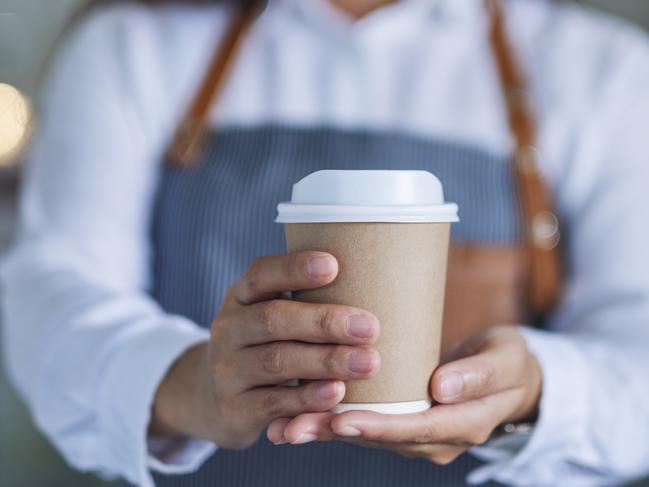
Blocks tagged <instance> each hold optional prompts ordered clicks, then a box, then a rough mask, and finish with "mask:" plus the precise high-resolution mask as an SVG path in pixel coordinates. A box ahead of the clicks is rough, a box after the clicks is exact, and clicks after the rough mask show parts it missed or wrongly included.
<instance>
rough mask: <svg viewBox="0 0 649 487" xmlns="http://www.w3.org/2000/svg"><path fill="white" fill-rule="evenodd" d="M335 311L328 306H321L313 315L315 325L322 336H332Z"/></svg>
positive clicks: (333, 333)
mask: <svg viewBox="0 0 649 487" xmlns="http://www.w3.org/2000/svg"><path fill="white" fill-rule="evenodd" d="M335 322H336V313H335V312H334V311H333V310H332V309H331V307H329V306H321V307H320V308H319V309H318V312H317V313H316V316H315V326H316V328H317V329H318V330H319V331H320V333H322V336H324V337H331V336H334V335H335V334H336V333H335Z"/></svg>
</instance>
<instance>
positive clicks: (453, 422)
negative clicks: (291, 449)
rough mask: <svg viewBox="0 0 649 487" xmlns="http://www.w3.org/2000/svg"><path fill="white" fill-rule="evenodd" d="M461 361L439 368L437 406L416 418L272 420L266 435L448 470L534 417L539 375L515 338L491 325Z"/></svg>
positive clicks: (357, 415) (365, 415)
mask: <svg viewBox="0 0 649 487" xmlns="http://www.w3.org/2000/svg"><path fill="white" fill-rule="evenodd" d="M458 355H459V356H460V357H464V358H460V359H459V360H456V361H452V362H449V363H446V364H445V365H442V366H441V367H439V368H438V369H437V370H436V371H435V373H434V374H433V378H432V380H431V394H432V396H433V398H434V400H435V401H436V402H437V403H438V404H436V405H435V406H433V407H432V408H430V409H428V410H427V411H424V412H422V413H417V414H404V415H383V414H378V413H373V412H369V411H349V412H346V413H342V414H339V415H335V414H333V413H317V414H304V415H301V416H298V417H296V418H294V419H280V420H276V421H274V422H273V423H272V424H271V425H270V427H269V428H268V433H267V434H268V437H269V439H270V440H271V441H273V442H274V443H276V444H280V443H286V442H291V443H293V442H295V440H296V439H297V438H300V443H303V442H304V438H305V437H307V438H309V439H311V440H317V439H319V440H331V439H341V440H346V441H351V442H353V443H357V444H360V445H362V446H367V447H372V448H386V449H389V450H393V451H395V452H397V453H399V454H401V455H404V456H406V457H423V458H426V459H428V460H429V461H431V462H433V463H436V464H447V463H450V462H451V461H453V460H454V459H455V458H457V457H458V456H459V455H460V454H462V453H463V452H465V451H466V450H468V449H469V448H471V447H473V446H476V445H480V444H482V443H484V442H485V441H487V439H488V438H489V436H490V435H491V433H492V431H493V430H494V429H495V428H496V427H497V426H499V425H500V424H502V423H506V422H513V421H520V420H524V419H533V418H534V416H535V415H536V409H537V407H538V406H537V405H538V401H539V397H540V391H541V371H540V368H539V365H538V363H537V361H536V359H535V358H534V356H533V355H532V354H531V353H530V352H529V351H528V350H527V346H526V344H525V341H524V339H523V337H522V336H521V335H520V333H519V332H518V331H517V330H516V329H515V328H514V327H511V326H503V327H495V328H491V329H489V330H488V331H486V332H484V333H481V334H479V335H478V336H476V337H474V338H473V339H471V340H469V341H468V342H467V343H466V344H465V345H464V346H463V347H462V348H461V350H460V351H459V353H458Z"/></svg>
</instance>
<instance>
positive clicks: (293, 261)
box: [285, 252, 303, 279]
mask: <svg viewBox="0 0 649 487" xmlns="http://www.w3.org/2000/svg"><path fill="white" fill-rule="evenodd" d="M302 264H303V258H302V254H300V253H298V252H293V253H291V254H288V259H287V261H286V268H285V270H286V276H287V277H288V278H289V279H292V278H295V277H298V276H299V275H300V274H301V271H302V267H303V265H302Z"/></svg>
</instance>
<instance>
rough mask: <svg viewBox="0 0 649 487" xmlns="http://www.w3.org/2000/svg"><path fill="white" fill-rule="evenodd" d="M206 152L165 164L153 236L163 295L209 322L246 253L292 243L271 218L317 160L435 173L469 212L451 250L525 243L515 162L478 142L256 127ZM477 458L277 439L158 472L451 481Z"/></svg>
mask: <svg viewBox="0 0 649 487" xmlns="http://www.w3.org/2000/svg"><path fill="white" fill-rule="evenodd" d="M205 149H206V150H204V151H203V159H202V160H201V161H199V163H198V164H196V165H195V166H194V167H191V168H185V169H177V168H166V169H165V173H164V176H163V179H162V182H161V188H160V193H159V200H158V205H157V214H156V218H155V224H154V236H153V237H154V238H153V241H154V245H155V254H156V260H155V280H154V296H155V299H156V300H157V301H158V302H159V303H160V304H161V305H162V307H163V308H164V309H165V311H167V312H169V313H175V314H180V315H183V316H187V317H188V318H190V319H192V320H194V321H195V322H196V323H199V324H201V325H202V326H205V327H209V325H210V323H211V321H212V319H213V317H214V314H215V312H216V310H218V309H219V307H220V305H221V302H222V298H223V296H225V294H226V292H227V289H228V288H229V287H230V286H231V285H232V284H233V283H234V282H235V281H236V280H237V279H238V278H239V276H240V275H241V274H242V273H243V272H244V271H245V269H246V268H247V267H248V265H249V264H250V262H252V261H253V260H254V259H255V258H256V257H258V256H262V255H269V254H279V253H284V252H285V251H286V242H285V238H284V228H283V226H282V225H279V224H276V223H274V219H275V216H276V206H277V203H278V202H279V201H286V200H287V199H289V197H290V194H291V187H292V184H293V182H294V181H297V180H299V179H301V178H302V177H304V176H306V175H307V174H309V173H311V172H314V171H316V170H319V169H419V170H426V171H430V172H432V173H434V174H436V175H437V176H439V177H440V179H441V180H442V181H443V182H444V189H445V193H446V195H447V196H448V199H449V200H450V201H455V202H457V203H458V204H459V205H460V208H461V211H462V221H461V222H460V223H458V224H454V225H453V228H452V240H453V243H454V248H456V249H462V248H467V249H470V248H472V247H474V246H477V245H479V246H480V247H485V246H486V247H488V248H490V249H492V250H493V252H498V251H502V249H507V248H511V247H512V246H515V245H518V244H519V243H520V240H521V228H520V224H519V222H520V217H519V214H518V208H519V204H518V201H517V195H516V193H515V191H514V188H515V187H516V185H515V184H514V181H513V175H512V169H511V164H509V159H508V158H498V157H494V156H493V155H491V154H488V153H486V152H485V151H482V150H480V149H479V148H475V147H470V146H461V145H457V144H454V143H449V142H446V141H436V140H429V139H423V138H415V137H410V136H406V135H402V134H394V133H384V132H368V131H341V130H337V129H333V128H326V127H323V128H308V129H296V128H288V127H283V126H260V127H255V128H232V129H225V130H220V131H218V132H217V133H214V134H212V135H211V137H210V140H209V141H208V142H207V145H206V148H205ZM456 252H461V250H456ZM467 252H469V253H470V251H467ZM452 265H453V264H450V266H452ZM462 280H463V279H461V278H459V281H462ZM449 282H451V281H449ZM480 282H484V281H480ZM451 292H453V291H451ZM496 301H497V300H496ZM484 309H485V308H483V310H484ZM492 313H495V314H497V310H495V311H493V312H492ZM483 319H484V318H483ZM477 465H478V462H477V461H476V460H474V459H472V458H471V457H469V456H465V457H463V458H461V459H460V460H458V461H456V462H455V463H453V464H452V465H451V466H448V467H438V466H435V465H433V464H431V463H429V462H427V461H424V460H411V459H405V458H401V457H399V456H397V455H396V454H393V453H390V452H386V451H379V450H369V449H363V448H359V447H355V446H352V445H349V444H345V443H342V442H329V443H315V444H307V445H303V446H292V445H289V446H279V447H278V446H274V445H272V444H270V443H269V442H268V441H267V440H266V439H265V437H264V438H263V439H261V440H260V441H259V442H258V443H257V444H256V445H255V446H253V447H252V448H249V449H247V450H244V451H228V450H220V451H217V453H216V454H215V455H214V456H213V457H212V458H211V459H210V460H209V461H208V462H207V463H206V465H205V466H204V467H203V468H202V469H201V470H200V471H199V472H198V473H197V474H194V475H189V476H181V477H159V478H158V479H157V485H160V486H170V487H171V486H178V487H180V486H183V487H184V486H187V487H189V486H199V485H200V486H205V487H210V486H214V487H216V486H228V487H234V486H275V485H277V486H280V485H281V486H306V485H308V486H320V485H322V486H350V487H351V486H357V487H362V486H368V487H370V486H372V487H380V486H389V485H399V486H427V487H430V486H431V485H443V486H446V487H454V486H463V485H465V482H464V477H465V476H466V474H467V472H468V471H469V470H470V469H471V468H472V467H474V466H477Z"/></svg>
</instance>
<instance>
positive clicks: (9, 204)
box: [0, 0, 649, 487]
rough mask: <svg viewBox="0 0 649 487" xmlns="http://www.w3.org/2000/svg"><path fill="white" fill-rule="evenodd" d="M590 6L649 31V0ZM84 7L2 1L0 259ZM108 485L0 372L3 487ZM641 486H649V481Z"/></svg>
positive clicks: (71, 1) (76, 0) (69, 1)
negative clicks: (43, 87)
mask: <svg viewBox="0 0 649 487" xmlns="http://www.w3.org/2000/svg"><path fill="white" fill-rule="evenodd" d="M476 1H478V0H476ZM529 1H538V0H529ZM583 3H589V4H593V5H594V6H596V7H597V8H601V9H604V10H607V11H609V12H611V13H613V14H615V15H620V16H623V17H626V18H628V19H630V20H631V21H632V22H636V23H638V24H640V25H643V26H644V27H645V28H649V1H647V0H591V1H587V2H583ZM82 4H83V0H0V252H3V251H4V250H5V249H6V247H7V245H8V244H9V243H10V240H11V235H12V232H13V227H14V210H15V202H14V199H15V193H16V185H17V179H18V177H17V175H18V173H19V163H18V159H19V157H18V156H19V154H20V149H21V147H22V146H23V145H24V141H25V140H26V139H27V136H28V133H29V127H30V120H31V102H30V100H31V99H33V97H34V96H35V92H36V89H37V86H38V79H39V77H40V76H41V72H42V68H43V62H44V60H45V59H46V57H47V56H48V55H49V53H50V50H51V47H52V44H53V42H54V40H55V39H56V38H57V36H58V35H59V33H60V29H61V28H62V26H63V25H64V24H65V22H66V19H68V17H69V15H70V14H71V13H72V12H73V11H74V10H75V9H76V8H78V7H79V6H80V5H82ZM648 89H649V87H648ZM0 353H1V351H0ZM0 357H1V356H0ZM101 485H104V486H105V485H108V484H106V483H104V482H102V481H100V480H98V479H96V478H94V477H93V476H89V475H81V474H78V473H76V472H73V471H72V470H70V469H69V468H67V467H66V465H65V463H64V462H63V460H61V458H60V457H59V455H58V454H57V453H56V452H55V451H54V450H53V449H52V448H51V447H50V446H49V444H48V443H47V441H46V440H45V439H44V438H43V437H42V436H41V435H40V434H39V433H38V432H37V431H36V430H35V428H34V427H33V426H32V424H31V422H30V419H29V415H28V413H27V412H26V410H25V408H24V406H23V405H22V404H21V402H20V400H19V399H18V398H17V397H16V395H15V393H14V391H13V390H12V388H11V386H10V385H9V384H8V382H7V379H6V376H5V375H4V372H3V370H2V368H0V486H2V487H22V486H25V487H32V486H34V487H36V486H48V487H57V486H75V487H76V486H78V487H90V486H101ZM636 485H637V486H638V487H640V486H644V487H649V482H645V483H640V484H636Z"/></svg>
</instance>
